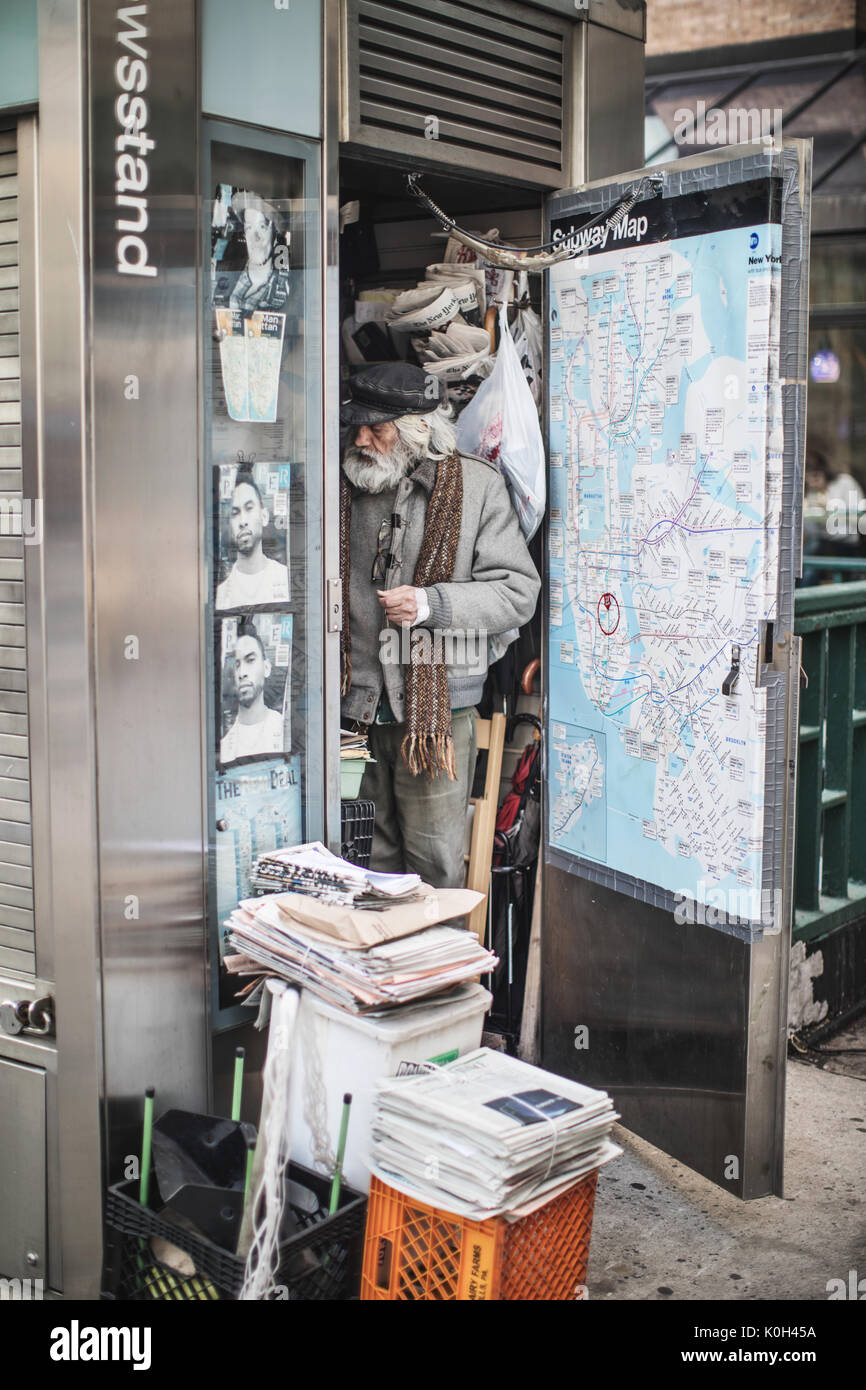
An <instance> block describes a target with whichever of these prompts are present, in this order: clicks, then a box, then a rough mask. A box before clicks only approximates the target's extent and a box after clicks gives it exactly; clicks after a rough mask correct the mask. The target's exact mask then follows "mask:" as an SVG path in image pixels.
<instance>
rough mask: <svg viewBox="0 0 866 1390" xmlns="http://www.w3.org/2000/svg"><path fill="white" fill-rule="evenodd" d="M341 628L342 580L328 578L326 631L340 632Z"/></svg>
mask: <svg viewBox="0 0 866 1390" xmlns="http://www.w3.org/2000/svg"><path fill="white" fill-rule="evenodd" d="M342 628H343V581H342V580H341V579H329V580H328V631H329V632H341V631H342Z"/></svg>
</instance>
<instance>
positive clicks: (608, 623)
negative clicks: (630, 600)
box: [596, 594, 619, 637]
mask: <svg viewBox="0 0 866 1390" xmlns="http://www.w3.org/2000/svg"><path fill="white" fill-rule="evenodd" d="M596 614H597V617H598V625H599V627H600V628H601V630H602V632H603V633H604V635H605V637H612V636H613V634H614V633H615V632H616V630H617V628H618V627H619V604H618V603H617V601H616V599H615V598H614V596H613V594H602V596H601V598H600V599H599V601H598V606H597V608H596Z"/></svg>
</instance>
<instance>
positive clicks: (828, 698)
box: [794, 581, 866, 940]
mask: <svg viewBox="0 0 866 1390" xmlns="http://www.w3.org/2000/svg"><path fill="white" fill-rule="evenodd" d="M794 632H795V634H796V635H797V636H798V637H802V639H803V655H802V666H803V672H804V675H805V679H804V681H803V682H801V687H800V753H799V765H798V776H797V842H796V854H795V868H794V906H795V926H794V936H795V939H801V940H809V939H812V938H814V937H816V936H823V935H824V934H825V933H826V932H827V931H829V930H831V929H832V928H834V927H836V926H840V925H842V923H844V922H847V921H850V920H852V919H853V918H855V917H860V916H862V915H864V914H866V581H860V582H858V583H854V584H829V585H820V586H818V587H817V588H811V589H799V590H798V591H797V594H796V597H795V603H794Z"/></svg>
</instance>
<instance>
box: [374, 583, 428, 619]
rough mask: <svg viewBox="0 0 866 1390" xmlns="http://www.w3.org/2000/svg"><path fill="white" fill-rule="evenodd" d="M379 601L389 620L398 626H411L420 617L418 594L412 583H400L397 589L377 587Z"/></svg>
mask: <svg viewBox="0 0 866 1390" xmlns="http://www.w3.org/2000/svg"><path fill="white" fill-rule="evenodd" d="M376 593H377V594H378V595H379V602H380V603H381V605H382V607H383V608H384V610H385V615H386V617H387V618H388V621H389V622H392V623H396V624H397V626H398V627H411V626H412V624H413V623H414V622H415V620H416V618H417V617H418V596H417V594H416V592H415V590H414V589H413V587H412V585H411V584H399V585H398V586H397V588H396V589H377V590H376Z"/></svg>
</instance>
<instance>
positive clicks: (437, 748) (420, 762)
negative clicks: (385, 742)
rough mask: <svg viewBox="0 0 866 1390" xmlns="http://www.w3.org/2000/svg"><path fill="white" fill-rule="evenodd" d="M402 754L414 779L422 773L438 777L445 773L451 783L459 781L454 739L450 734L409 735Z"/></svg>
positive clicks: (401, 748)
mask: <svg viewBox="0 0 866 1390" xmlns="http://www.w3.org/2000/svg"><path fill="white" fill-rule="evenodd" d="M400 754H401V756H402V758H403V760H404V762H405V763H406V766H407V767H408V769H409V771H410V772H411V773H412V775H413V777H418V776H420V774H421V773H422V772H423V773H425V774H426V775H427V776H428V777H437V776H438V775H439V773H440V772H444V773H445V775H446V776H447V778H448V780H449V781H450V782H456V781H457V768H456V765H455V761H454V739H453V738H452V737H451V735H450V734H407V735H406V737H405V738H404V739H403V742H402V743H401V745H400Z"/></svg>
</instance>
